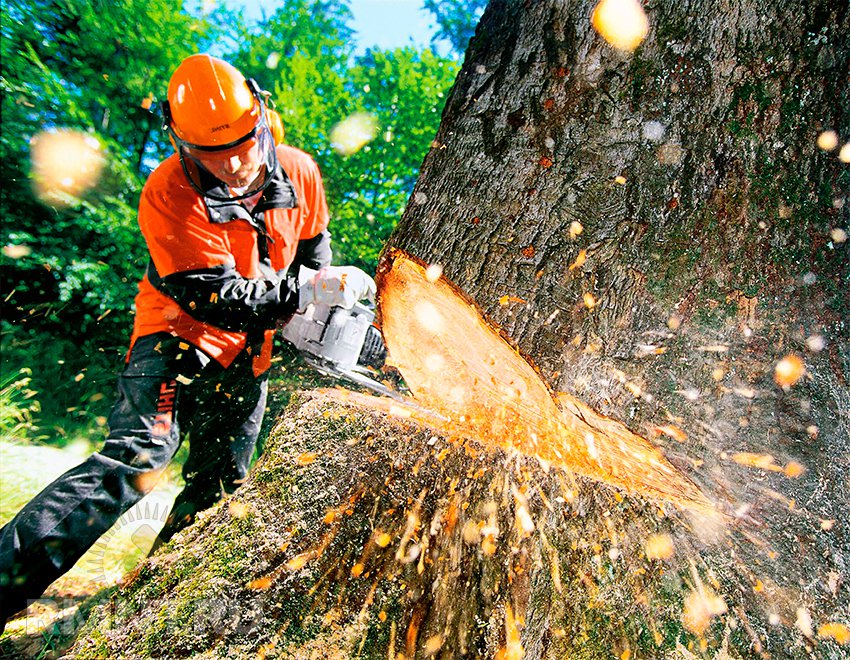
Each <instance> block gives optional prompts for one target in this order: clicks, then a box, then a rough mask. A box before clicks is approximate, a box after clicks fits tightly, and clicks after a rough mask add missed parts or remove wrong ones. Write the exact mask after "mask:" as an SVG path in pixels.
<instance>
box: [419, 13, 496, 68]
mask: <svg viewBox="0 0 850 660" xmlns="http://www.w3.org/2000/svg"><path fill="white" fill-rule="evenodd" d="M423 6H424V7H425V9H427V10H428V11H429V12H431V13H432V14H433V15H434V18H435V19H436V20H437V26H438V31H437V33H436V34H435V35H434V39H433V41H434V42H436V41H439V40H440V39H446V40H447V41H448V42H449V43H451V45H452V48H453V49H454V51H455V52H456V53H457V54H458V55H463V53H464V52H465V51H466V46H467V45H468V44H469V40H470V39H471V38H472V35H474V34H475V26H476V25H478V19H479V18H481V14H482V13H484V8H485V7H486V6H487V0H467V2H459V1H458V0H424V2H423Z"/></svg>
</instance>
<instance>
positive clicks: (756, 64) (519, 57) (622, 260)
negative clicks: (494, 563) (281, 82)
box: [390, 0, 850, 657]
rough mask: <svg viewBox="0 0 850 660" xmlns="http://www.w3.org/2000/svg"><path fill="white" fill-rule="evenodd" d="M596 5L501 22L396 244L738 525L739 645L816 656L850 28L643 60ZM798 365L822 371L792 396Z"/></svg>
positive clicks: (726, 30) (798, 9)
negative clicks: (640, 438) (793, 361)
mask: <svg viewBox="0 0 850 660" xmlns="http://www.w3.org/2000/svg"><path fill="white" fill-rule="evenodd" d="M591 10H592V3H589V2H565V1H555V0H551V1H545V2H511V1H500V0H494V1H493V2H491V3H490V6H489V7H488V10H487V12H486V13H485V15H484V17H483V18H482V20H481V23H480V25H479V27H478V30H477V32H476V36H475V38H474V39H473V41H472V43H471V44H470V48H469V50H468V51H467V54H466V60H465V62H464V66H463V68H462V70H461V72H460V74H459V76H458V80H457V82H456V84H455V87H454V89H453V92H452V94H451V97H450V98H449V100H448V103H447V105H446V108H445V111H444V115H443V121H442V124H441V127H440V130H439V132H438V135H437V137H436V140H435V142H434V145H433V149H432V150H431V151H430V153H429V154H428V156H427V157H426V160H425V162H424V164H423V168H422V173H421V176H420V178H419V180H418V182H417V185H416V188H415V190H414V192H413V195H412V197H411V202H410V204H409V206H408V208H407V210H406V212H405V215H404V217H403V218H402V220H401V222H400V224H399V227H398V229H397V231H396V232H395V233H394V235H393V236H392V238H391V239H390V246H392V247H397V248H401V249H403V250H406V251H408V252H410V253H412V254H413V255H415V256H417V257H419V258H421V259H423V260H425V261H427V262H430V263H438V264H440V265H441V266H442V267H443V269H444V273H445V274H446V276H447V277H448V278H449V279H451V280H453V281H454V282H455V283H456V284H457V285H459V286H460V288H461V289H463V290H464V291H465V292H466V293H467V294H468V295H469V296H471V297H472V298H473V299H474V300H475V301H476V303H477V304H478V305H479V306H480V308H481V309H482V310H483V311H484V312H485V313H486V314H487V315H488V316H489V317H490V318H491V319H492V320H493V321H494V322H495V323H497V324H498V325H499V326H501V328H502V329H503V330H504V331H505V332H506V333H507V334H508V335H509V336H510V337H511V338H512V339H513V340H514V341H515V342H516V343H517V345H518V347H519V348H520V349H521V350H522V351H523V352H524V353H525V354H527V355H528V356H530V357H531V358H532V359H533V360H534V361H535V363H536V364H537V365H538V366H539V367H541V368H542V371H543V373H544V375H545V376H546V378H547V380H548V382H549V383H550V384H551V385H552V387H553V388H554V389H556V390H561V391H565V392H568V393H569V394H571V395H574V396H576V397H578V398H579V399H581V400H583V401H584V402H586V403H588V404H590V405H591V406H593V407H594V408H596V409H597V410H598V411H600V412H602V413H604V414H607V415H609V416H611V417H613V418H615V419H618V420H620V421H622V422H624V423H626V424H627V425H628V426H629V427H630V428H632V429H633V430H635V431H637V432H639V433H642V434H644V435H646V437H655V438H656V442H657V443H658V444H659V445H660V446H662V447H663V448H664V450H665V453H666V455H667V457H668V458H669V459H670V460H671V461H673V462H674V463H676V464H677V465H679V466H680V467H681V468H682V469H683V471H685V473H686V474H688V476H690V477H691V478H692V479H694V481H695V482H696V483H697V484H699V485H700V486H701V488H702V489H703V491H704V492H705V493H707V494H709V495H710V496H711V497H713V498H714V499H715V500H716V501H717V502H718V503H719V505H720V506H721V507H723V508H724V509H725V510H727V511H729V512H731V513H732V515H733V517H734V518H735V520H736V521H738V524H739V525H740V526H739V527H736V526H734V525H733V527H732V528H731V529H730V530H728V531H727V532H726V534H727V536H728V537H729V538H728V543H729V544H730V545H731V546H732V548H733V550H732V552H733V553H734V555H735V559H734V560H733V561H729V562H725V563H726V567H725V569H723V570H722V571H721V572H722V574H723V575H724V585H723V586H724V589H725V593H726V594H730V593H736V592H738V593H740V594H743V595H742V597H741V598H740V599H739V600H738V603H737V605H736V606H734V607H733V606H732V604H731V602H730V616H729V617H728V619H727V621H728V622H729V623H730V625H732V626H733V627H734V629H735V631H736V632H735V633H733V638H737V645H738V650H739V652H740V653H742V654H743V655H744V656H745V657H747V656H748V655H750V654H753V653H755V652H759V653H767V652H769V653H771V654H772V655H773V656H774V657H776V656H777V655H778V656H782V657H784V656H785V655H786V654H788V655H791V656H793V655H795V654H802V653H803V652H804V651H803V649H804V648H807V647H808V645H810V642H809V640H808V639H807V638H805V636H803V635H802V634H801V633H800V632H799V629H800V628H801V627H802V628H806V626H805V625H804V624H799V625H798V626H797V628H796V629H795V628H794V624H795V622H799V621H800V619H799V617H798V614H797V611H796V610H797V608H802V609H803V610H806V611H807V612H810V614H811V615H812V617H813V619H814V620H815V622H816V623H815V630H814V633H812V634H814V636H815V637H817V623H818V622H819V623H825V622H827V621H831V620H833V619H835V617H839V618H841V617H842V616H844V615H842V614H841V612H846V608H847V604H848V597H847V592H846V587H836V578H835V576H836V575H846V572H847V565H848V561H850V556H848V553H847V547H848V538H850V537H848V532H850V529H848V525H850V519H848V515H847V511H848V510H850V507H848V504H850V501H849V500H848V492H850V488H848V486H850V481H848V476H847V475H848V449H850V426H849V425H848V419H850V390H848V378H850V341H848V339H849V338H850V328H849V327H848V325H847V321H848V319H850V295H848V293H847V291H848V283H850V269H849V268H848V261H850V260H849V259H848V243H847V242H846V233H843V232H846V230H847V228H848V224H850V214H848V203H850V200H848V199H847V197H848V191H849V190H850V168H848V165H847V162H846V160H847V158H846V155H845V156H844V160H843V161H842V160H840V159H839V158H838V148H833V149H829V150H824V149H821V148H819V147H818V146H817V139H818V136H819V135H820V134H821V133H822V132H824V131H828V130H833V131H835V132H836V133H837V134H838V136H839V137H840V142H839V147H840V145H841V143H847V142H848V140H850V73H848V72H850V39H848V31H847V30H846V26H847V25H848V22H850V12H848V7H847V5H846V4H837V3H834V2H826V1H824V2H792V3H791V4H784V5H782V6H781V7H780V6H778V5H775V4H773V3H767V2H760V1H757V0H752V1H743V2H716V1H705V2H702V1H688V2H675V3H674V2H671V3H655V2H652V3H648V4H647V6H646V13H647V15H648V18H649V21H650V26H651V27H650V32H649V35H648V38H647V39H646V41H645V42H644V43H643V45H641V46H640V47H639V48H638V49H637V50H636V51H635V52H634V53H631V54H626V53H622V52H620V51H617V50H615V49H613V48H611V47H610V46H609V45H607V44H606V43H605V42H604V41H603V40H602V38H601V37H600V36H599V35H597V34H596V33H595V32H594V30H593V29H592V28H591V26H590V21H589V20H588V19H589V16H590V13H591ZM842 26H845V27H842ZM845 154H846V150H845ZM618 177H621V178H618ZM574 223H578V224H574ZM836 229H838V230H839V231H836ZM579 231H580V232H581V233H578V232H579ZM586 294H590V295H591V296H592V297H593V298H592V301H590V302H591V304H592V305H593V307H592V308H589V307H588V305H587V304H586V303H585V296H586ZM506 297H507V298H506ZM506 300H507V303H506ZM822 344H823V345H824V346H823V348H821V345H822ZM789 354H795V355H798V356H800V357H801V358H802V359H803V361H804V363H805V368H806V375H805V376H804V378H803V379H801V380H800V381H799V382H798V383H796V384H795V385H793V386H789V387H780V386H779V385H778V384H777V383H776V382H775V381H774V369H775V366H776V365H777V363H778V362H779V361H780V360H781V359H782V358H783V357H785V356H786V355H789ZM671 423H672V424H673V425H675V427H676V429H680V430H681V431H682V432H683V433H682V435H683V436H686V439H684V441H682V442H679V440H681V437H679V438H677V439H675V440H674V439H673V438H671V437H670V436H669V435H667V434H665V433H663V432H662V433H661V434H660V435H659V433H658V430H659V429H663V428H665V427H667V425H669V424H671ZM674 435H675V434H674ZM747 454H755V455H758V456H761V457H768V458H769V457H772V458H773V460H774V463H775V464H774V465H773V467H772V468H770V469H765V468H764V467H763V464H762V468H761V469H760V468H757V467H755V468H754V467H753V466H752V461H753V460H756V459H754V457H752V456H747ZM768 458H764V460H768ZM748 461H749V464H748ZM798 463H799V464H800V465H801V466H803V467H804V469H805V470H806V471H805V472H804V473H803V474H802V475H801V476H798V477H794V478H792V477H789V476H787V475H788V474H794V473H795V471H796V465H797V464H798ZM783 466H785V467H786V470H785V472H784V473H783V472H781V471H777V470H776V468H777V467H783ZM787 466H791V468H790V469H787ZM789 510H790V513H789ZM697 527H699V525H697ZM759 546H761V549H760V550H759V549H757V548H758V547H759ZM705 552H707V553H709V554H710V555H711V558H710V559H707V560H706V561H702V560H700V561H698V562H697V563H698V564H699V567H700V570H705V571H707V572H710V571H711V570H712V566H714V567H716V566H718V565H719V563H721V562H720V559H719V555H720V554H721V553H720V552H718V551H717V549H716V548H715V550H712V551H708V550H706V551H705ZM765 553H767V557H770V558H772V559H767V558H766V557H765ZM801 554H802V555H803V556H805V558H806V560H805V561H802V562H801V561H799V558H800V556H801ZM766 561H767V562H768V563H770V564H771V565H770V566H769V567H768V566H765V562H766ZM745 567H747V568H745ZM755 567H758V568H755ZM751 569H752V570H751ZM687 573H688V571H685V572H684V574H683V576H682V577H683V579H684V580H685V582H686V583H687V582H689V581H690V582H691V583H692V582H693V581H692V578H689V577H688V575H687ZM830 576H832V578H830ZM842 580H843V578H842ZM768 581H769V582H770V584H771V586H770V588H769V589H767V591H766V592H765V591H763V590H762V589H761V588H759V587H758V585H760V584H766V583H767V582H768ZM754 585H755V586H754ZM801 585H807V586H806V587H805V588H803V587H802V586H801ZM754 588H756V589H757V590H756V592H755V595H754V592H753V589H754ZM780 593H781V594H782V596H780V595H779V594H780ZM746 594H749V595H746ZM727 597H728V596H727ZM756 612H757V613H758V614H755V613H756ZM534 614H535V613H533V612H528V613H527V616H528V620H531V619H532V618H533V616H534ZM771 617H772V618H771ZM803 618H804V620H805V615H803ZM756 619H757V620H759V622H758V623H756V622H754V620H756ZM766 620H773V621H774V622H775V621H776V620H781V622H782V624H783V625H785V626H786V628H785V629H784V631H780V630H779V629H777V628H776V627H773V628H771V627H770V626H768V625H767V624H765V621H766ZM842 620H843V619H842ZM787 627H790V628H791V630H790V632H789V631H788V628H787ZM744 629H746V630H747V631H748V633H747V634H743V633H742V630H744ZM741 635H742V636H743V637H744V638H745V639H744V640H742V639H740V636H741ZM720 636H721V637H722V634H721V635H720ZM747 638H748V639H747ZM747 645H749V646H747ZM576 648H577V647H573V648H572V652H573V653H577V652H578V651H577V650H576ZM825 652H826V653H828V654H831V653H837V651H836V650H835V648H830V650H828V651H825ZM830 657H831V656H830Z"/></svg>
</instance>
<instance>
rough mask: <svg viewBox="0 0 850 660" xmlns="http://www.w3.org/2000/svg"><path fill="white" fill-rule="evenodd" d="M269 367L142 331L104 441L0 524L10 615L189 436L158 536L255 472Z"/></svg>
mask: <svg viewBox="0 0 850 660" xmlns="http://www.w3.org/2000/svg"><path fill="white" fill-rule="evenodd" d="M266 388H267V377H266V375H263V376H260V377H259V378H256V377H255V376H254V374H253V372H252V369H251V359H250V356H249V355H248V354H247V353H246V352H243V353H242V354H240V356H239V357H237V358H236V360H235V361H234V363H233V364H232V365H231V366H230V367H228V368H227V369H224V368H223V367H221V365H219V364H218V363H217V362H216V361H215V360H212V359H211V358H210V357H209V356H207V355H206V354H205V353H203V352H202V351H200V350H199V349H197V348H195V347H194V346H191V345H189V344H188V343H186V342H183V341H182V340H180V339H178V338H175V337H172V336H171V335H169V334H166V333H160V334H155V335H149V336H147V337H141V338H140V339H139V340H138V341H137V342H136V344H135V345H134V346H133V350H132V351H131V354H130V359H129V361H128V364H127V366H126V368H125V370H124V372H123V373H122V374H121V376H120V377H119V379H118V395H119V396H118V401H117V402H116V404H115V406H114V407H113V409H112V412H111V414H110V417H109V435H108V437H107V439H106V442H105V443H104V445H103V448H102V449H101V450H100V451H99V452H97V453H96V454H93V455H92V456H91V457H89V458H88V459H87V460H86V461H84V462H83V463H82V464H80V465H78V466H77V467H75V468H72V469H71V470H69V471H68V472H66V473H65V474H63V475H62V476H61V477H59V478H58V479H56V480H55V481H54V482H53V483H51V484H50V485H49V486H47V487H46V488H45V489H44V490H42V491H41V492H40V493H39V494H38V495H36V496H35V497H34V498H33V499H32V500H31V501H30V502H29V503H28V504H27V505H26V506H25V507H24V508H23V509H22V510H21V511H20V512H18V514H17V515H16V516H15V518H14V519H12V520H11V521H10V522H9V523H8V524H7V525H5V526H4V527H3V528H2V530H0V614H2V618H3V620H5V619H6V618H8V616H9V615H10V614H13V613H14V612H17V611H18V610H20V609H23V608H24V607H25V606H26V605H27V600H28V599H35V598H38V597H39V596H40V595H41V594H42V592H43V591H44V590H45V589H46V588H47V586H48V585H49V584H50V583H51V582H53V581H54V580H55V579H56V578H58V577H59V576H61V575H62V574H64V573H65V572H67V571H68V570H70V568H71V567H72V566H73V565H74V564H75V563H76V562H77V560H78V559H79V558H80V557H82V555H83V554H84V553H85V552H86V550H87V549H88V548H90V547H91V546H92V545H93V544H94V543H95V542H96V541H97V540H98V538H100V536H101V535H103V534H104V533H105V532H106V531H107V530H108V529H109V528H110V527H111V526H112V525H113V524H114V523H115V522H116V521H117V520H118V518H119V517H120V516H121V515H122V514H123V513H124V512H125V511H127V509H129V508H130V507H132V506H133V505H134V504H135V503H136V502H138V501H139V500H140V499H141V498H142V497H143V496H144V495H145V492H146V491H147V490H149V489H150V488H151V487H152V485H153V484H154V483H155V481H156V477H157V473H158V471H160V470H162V469H163V468H165V466H167V465H168V463H169V461H171V459H172V457H173V456H174V454H175V452H176V451H177V449H178V447H179V446H180V442H181V440H182V438H183V437H185V436H186V435H188V436H189V456H188V459H187V461H186V463H185V465H184V468H183V477H184V480H185V482H186V486H185V488H184V490H183V491H182V492H181V493H180V494H179V495H178V496H177V499H176V501H175V502H174V506H173V507H172V510H171V513H170V515H169V517H168V520H167V521H166V523H165V527H164V528H163V529H162V531H161V532H160V536H159V538H158V539H157V543H161V542H165V541H168V540H169V539H170V538H171V537H172V536H173V535H174V534H175V533H176V532H178V531H179V530H180V529H182V528H183V527H185V526H186V525H188V524H190V523H191V522H192V521H193V520H194V517H195V514H196V513H197V512H199V511H202V510H204V509H206V508H208V507H210V506H211V505H213V504H214V503H215V502H216V501H217V500H218V499H219V498H220V497H221V495H222V491H224V492H232V491H233V490H235V489H236V488H237V487H238V485H239V484H240V483H241V482H242V480H243V479H244V478H245V476H246V475H247V472H248V467H249V464H250V460H251V456H252V454H253V451H254V445H255V444H256V441H257V435H258V434H259V432H260V425H261V423H262V419H263V413H264V411H265V405H266Z"/></svg>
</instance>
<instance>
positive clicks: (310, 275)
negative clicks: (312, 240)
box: [298, 266, 377, 310]
mask: <svg viewBox="0 0 850 660" xmlns="http://www.w3.org/2000/svg"><path fill="white" fill-rule="evenodd" d="M298 285H299V296H298V309H301V310H303V309H304V308H305V307H307V305H309V304H310V303H318V304H321V305H329V306H330V307H345V308H346V309H351V308H352V307H354V303H356V302H357V301H358V300H363V299H364V298H366V299H368V300H371V301H373V302H374V300H375V292H376V291H377V288H376V287H375V280H373V279H372V278H371V277H369V276H368V275H367V274H366V273H364V272H363V271H362V270H360V269H359V268H355V267H354V266H325V267H324V268H322V269H320V270H318V271H316V270H313V269H312V268H307V267H306V266H301V270H300V271H299V272H298Z"/></svg>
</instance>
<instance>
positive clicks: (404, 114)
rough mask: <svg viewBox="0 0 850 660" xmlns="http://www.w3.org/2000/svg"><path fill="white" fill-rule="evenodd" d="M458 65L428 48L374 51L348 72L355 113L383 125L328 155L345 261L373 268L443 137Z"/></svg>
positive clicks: (327, 166)
mask: <svg viewBox="0 0 850 660" xmlns="http://www.w3.org/2000/svg"><path fill="white" fill-rule="evenodd" d="M456 74H457V65H456V64H455V63H454V62H453V61H451V60H447V59H444V58H440V57H438V56H436V55H434V54H433V53H432V52H431V51H430V50H424V51H422V52H417V51H415V50H413V49H411V48H399V49H396V50H392V51H385V52H382V51H370V52H369V53H367V54H366V55H365V56H364V57H362V58H361V59H360V61H359V62H358V64H357V66H355V67H354V68H352V70H351V72H350V85H351V87H352V95H353V96H355V99H356V103H357V105H356V107H355V110H356V111H359V112H367V113H369V114H371V115H372V116H374V117H375V119H376V120H377V136H376V138H375V140H373V141H372V142H371V143H370V144H367V145H366V146H365V147H363V149H361V150H360V151H358V152H356V153H354V154H352V155H351V156H342V155H340V154H337V153H335V152H334V153H331V154H327V155H326V156H325V159H324V160H325V163H326V164H325V169H326V171H327V178H328V188H329V192H330V197H331V199H332V200H333V211H334V226H335V228H336V232H335V233H336V235H337V237H338V238H337V241H336V247H335V250H336V252H337V253H338V259H339V260H340V261H344V262H349V263H354V264H356V265H359V266H361V267H364V268H366V269H367V270H374V269H375V267H376V266H377V258H378V254H379V252H380V250H381V248H382V247H383V244H384V242H385V241H386V239H387V238H388V237H389V235H390V233H391V232H392V230H393V229H394V228H395V225H396V223H397V221H398V219H399V218H400V217H401V214H402V212H403V211H404V207H405V204H406V202H407V198H408V197H409V195H410V193H411V191H412V190H413V185H414V183H415V182H416V177H417V176H418V174H419V167H420V165H421V163H422V160H423V159H424V157H425V154H426V153H427V152H428V149H429V147H430V145H431V141H432V140H433V139H434V136H435V135H436V133H437V128H438V127H439V123H440V117H441V114H442V110H443V105H444V103H445V97H446V95H447V93H448V90H449V88H450V87H451V84H452V82H453V81H454V78H455V76H456Z"/></svg>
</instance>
